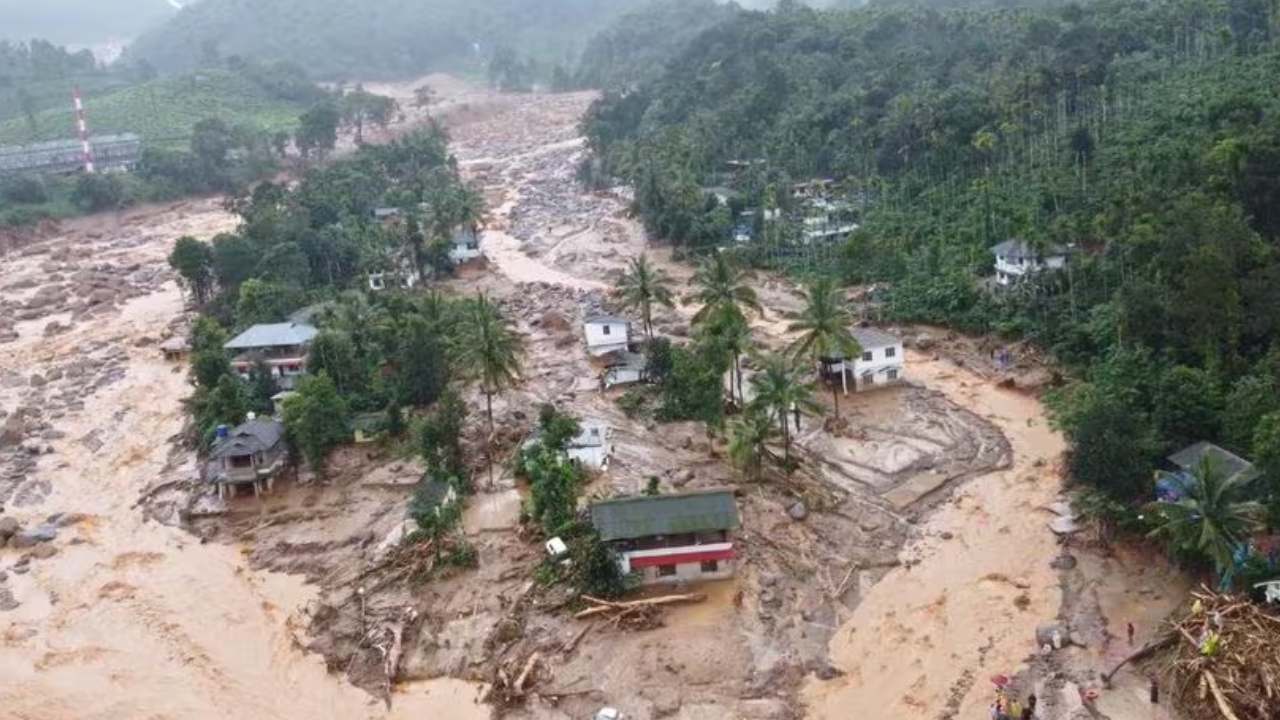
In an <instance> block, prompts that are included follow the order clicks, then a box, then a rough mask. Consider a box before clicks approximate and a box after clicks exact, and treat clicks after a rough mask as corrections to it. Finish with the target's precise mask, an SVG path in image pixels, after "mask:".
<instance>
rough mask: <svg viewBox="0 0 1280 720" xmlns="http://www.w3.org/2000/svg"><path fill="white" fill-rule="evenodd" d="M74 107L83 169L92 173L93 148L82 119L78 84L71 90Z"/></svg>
mask: <svg viewBox="0 0 1280 720" xmlns="http://www.w3.org/2000/svg"><path fill="white" fill-rule="evenodd" d="M71 99H72V100H73V101H74V103H75V108H76V130H77V131H78V132H79V133H80V150H81V153H82V156H83V159H84V171H85V172H86V173H89V174H91V175H92V174H93V148H91V147H90V146H89V125H88V124H87V123H86V122H85V120H84V103H83V102H81V101H80V86H79V85H77V86H75V88H73V89H72V91H71Z"/></svg>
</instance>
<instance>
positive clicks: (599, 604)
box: [574, 593, 707, 620]
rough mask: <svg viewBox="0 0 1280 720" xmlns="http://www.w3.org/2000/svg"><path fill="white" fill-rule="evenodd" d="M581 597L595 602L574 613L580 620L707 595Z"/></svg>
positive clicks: (680, 601) (695, 601)
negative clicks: (627, 599) (614, 599)
mask: <svg viewBox="0 0 1280 720" xmlns="http://www.w3.org/2000/svg"><path fill="white" fill-rule="evenodd" d="M582 599H583V600H586V601H587V602H590V603H595V604H596V607H593V608H587V609H586V610H582V611H579V612H578V613H577V614H575V615H574V617H575V618H577V619H579V620H582V619H584V618H589V617H594V616H596V615H603V614H605V613H610V612H625V611H627V610H634V609H638V608H645V607H658V606H661V605H676V604H680V603H699V602H703V601H704V600H706V599H707V596H706V595H703V594H701V593H692V594H688V595H663V596H662V597H656V598H647V599H644V600H632V601H630V602H610V601H608V600H601V599H599V598H593V597H591V596H589V595H583V596H582Z"/></svg>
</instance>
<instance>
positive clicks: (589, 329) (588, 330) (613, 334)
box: [582, 315, 631, 357]
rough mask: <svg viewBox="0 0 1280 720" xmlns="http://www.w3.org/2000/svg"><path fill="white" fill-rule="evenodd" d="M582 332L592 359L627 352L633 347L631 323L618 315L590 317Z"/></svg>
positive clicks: (585, 322)
mask: <svg viewBox="0 0 1280 720" xmlns="http://www.w3.org/2000/svg"><path fill="white" fill-rule="evenodd" d="M582 332H583V335H584V336H586V339H587V354H588V355H591V356H592V357H600V356H602V355H608V354H609V353H615V352H626V351H627V349H628V348H629V347H630V345H631V322H630V321H628V320H627V319H626V318H622V317H618V316H616V315H590V316H588V317H587V319H586V320H584V321H583V322H582Z"/></svg>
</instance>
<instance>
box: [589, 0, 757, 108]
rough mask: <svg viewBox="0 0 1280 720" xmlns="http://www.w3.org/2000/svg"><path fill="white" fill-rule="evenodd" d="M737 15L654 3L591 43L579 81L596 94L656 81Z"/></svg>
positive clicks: (697, 2) (682, 1)
mask: <svg viewBox="0 0 1280 720" xmlns="http://www.w3.org/2000/svg"><path fill="white" fill-rule="evenodd" d="M738 11H739V8H738V7H737V6H736V5H726V4H724V3H720V2H716V0H652V2H649V3H648V4H647V5H645V6H644V7H642V8H640V9H639V10H635V11H633V12H629V13H627V14H625V15H623V16H622V17H619V18H618V19H617V20H615V21H614V22H613V24H611V25H610V26H609V27H608V28H607V29H605V30H603V31H601V32H600V33H598V34H597V35H595V36H594V37H593V38H591V41H590V42H589V43H587V46H586V49H584V50H583V51H582V59H581V60H580V62H579V64H578V71H577V74H576V76H575V78H574V80H575V82H576V83H577V84H578V85H579V86H582V87H592V88H624V87H630V86H632V85H635V84H637V83H639V82H641V81H644V80H652V79H654V78H656V77H657V76H658V75H660V74H661V72H662V69H663V68H664V67H665V66H666V64H667V62H668V61H669V60H670V59H671V58H673V57H675V56H676V55H678V54H679V53H680V52H681V51H682V50H683V49H684V47H685V46H686V45H688V44H689V43H690V41H692V40H693V38H694V37H696V36H697V35H698V34H699V33H701V32H702V31H703V30H706V29H707V28H710V27H712V26H713V25H716V24H719V23H721V22H724V21H725V20H728V19H729V18H730V17H732V16H733V15H734V14H735V13H737V12H738Z"/></svg>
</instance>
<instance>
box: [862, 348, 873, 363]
mask: <svg viewBox="0 0 1280 720" xmlns="http://www.w3.org/2000/svg"><path fill="white" fill-rule="evenodd" d="M873 357H875V354H874V353H873V352H871V351H870V350H868V351H866V352H864V353H862V361H863V362H871V358H873Z"/></svg>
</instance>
